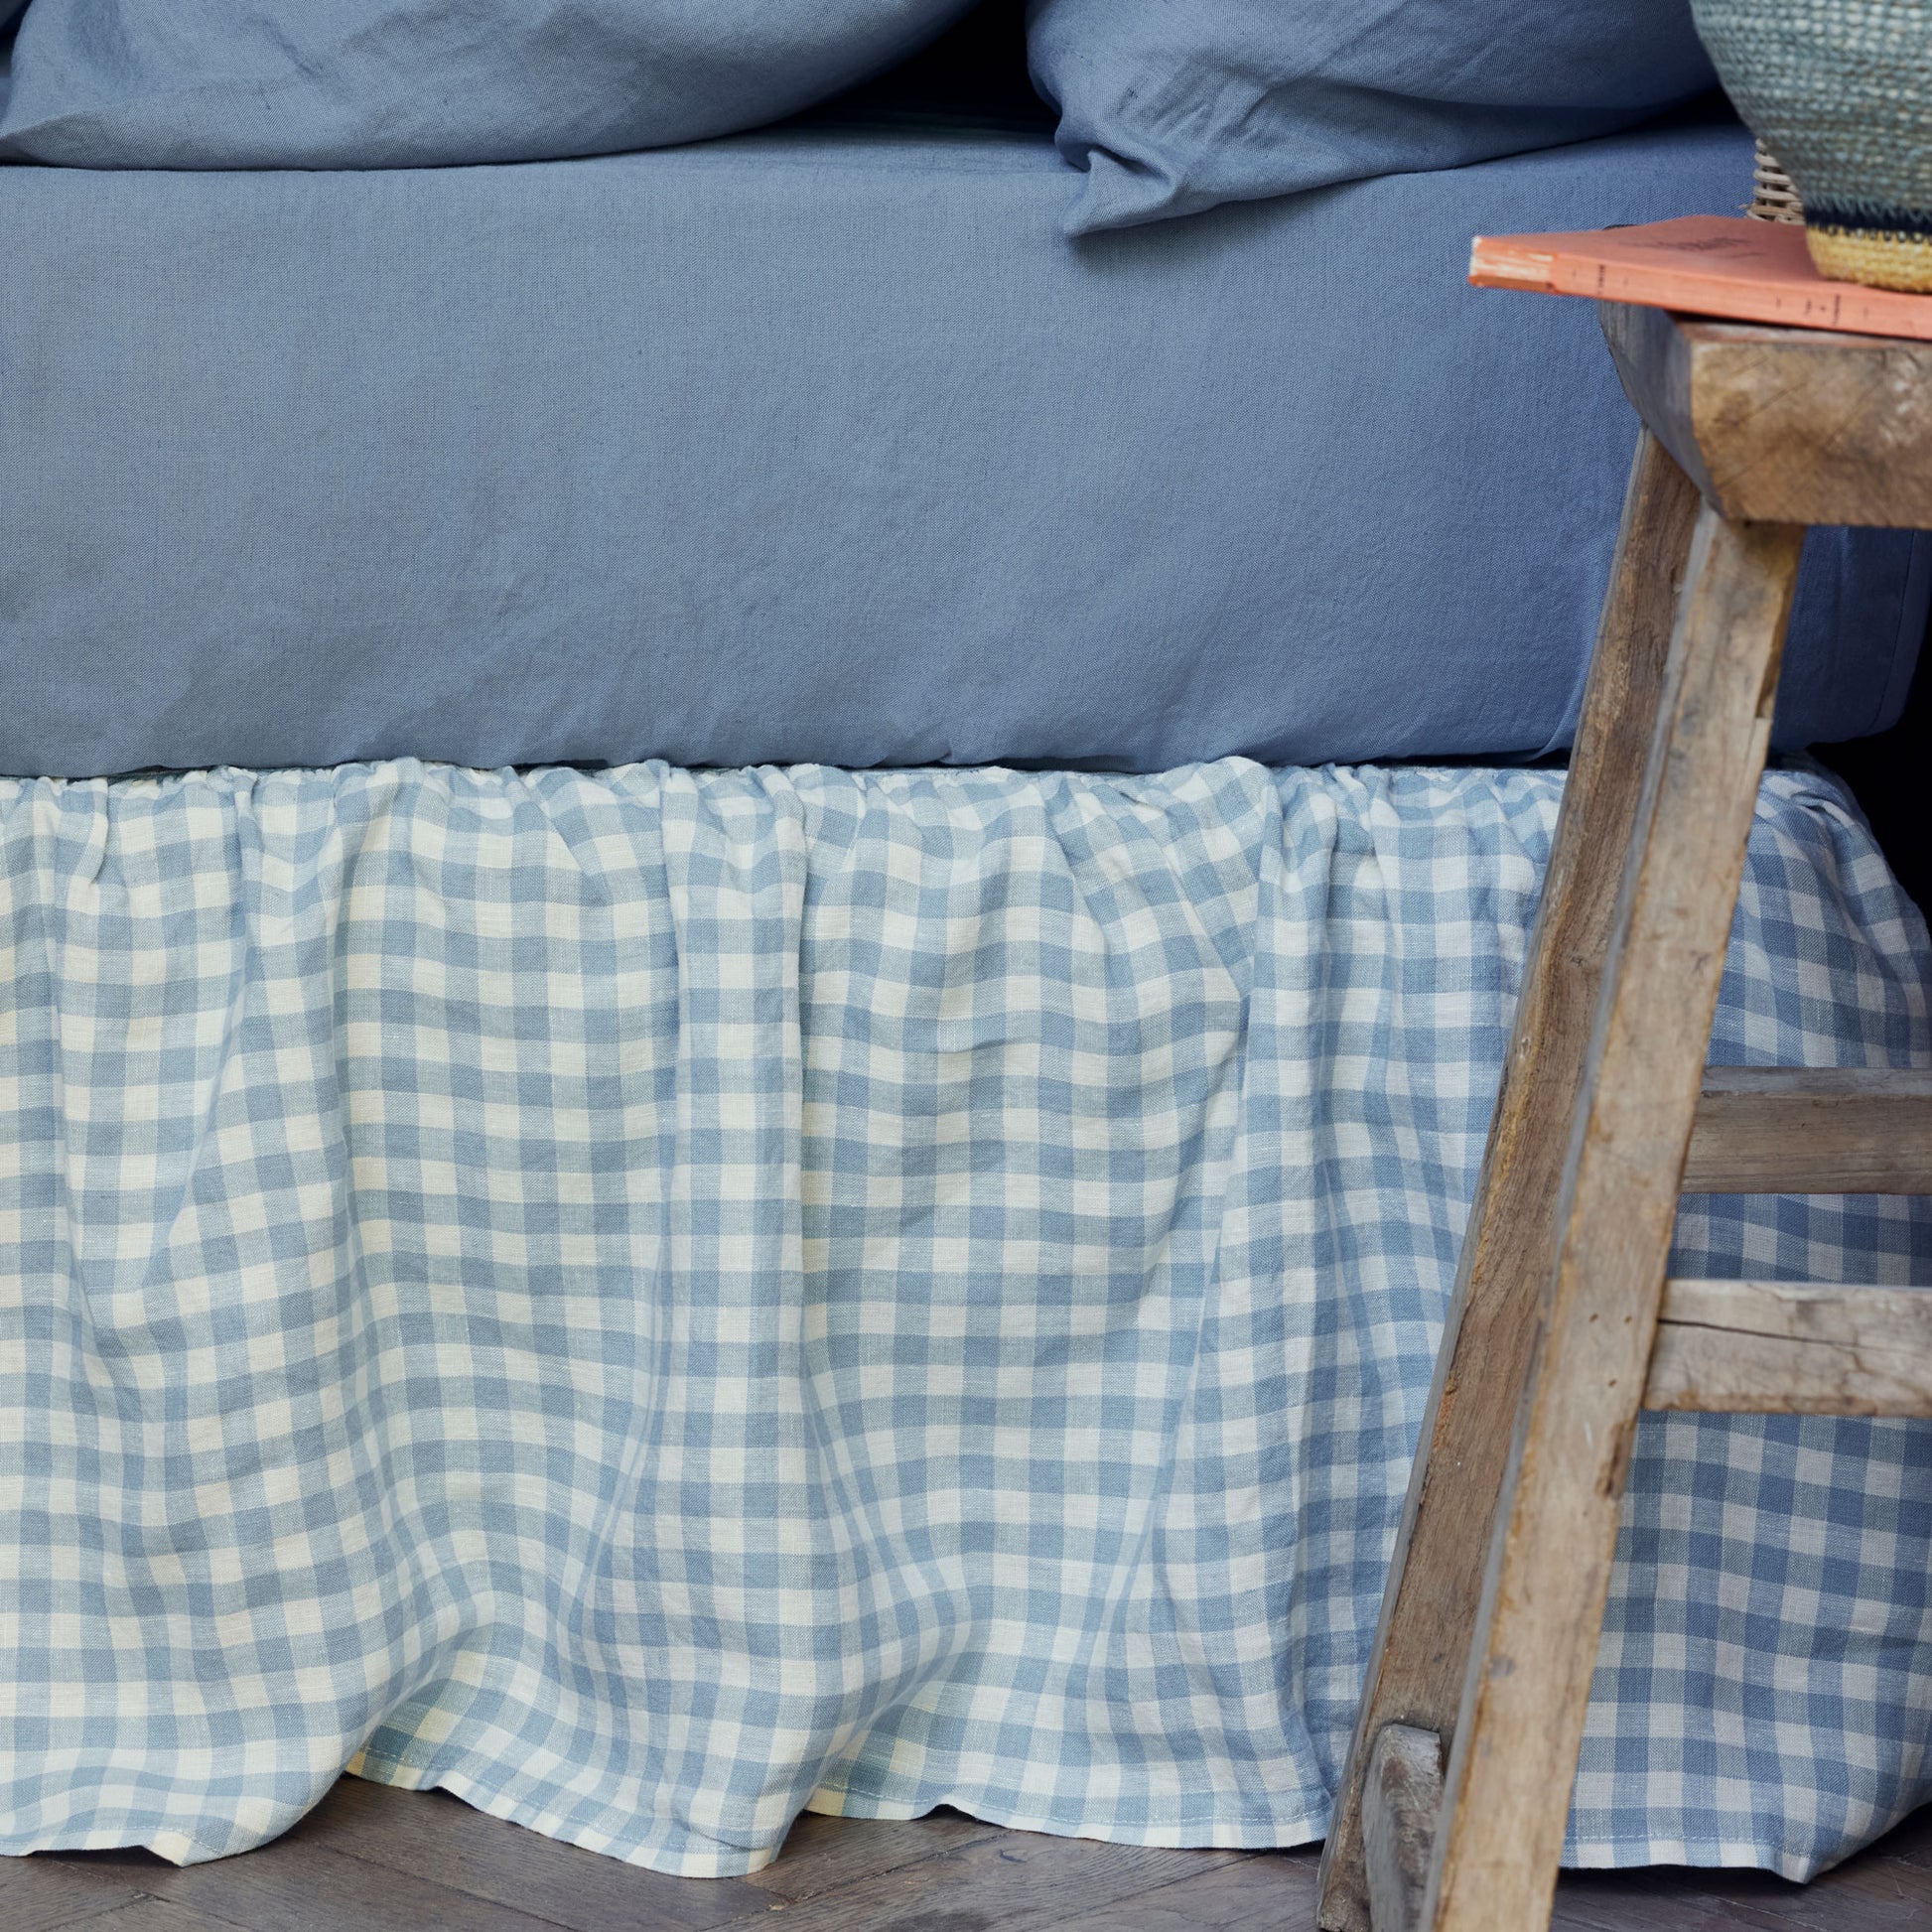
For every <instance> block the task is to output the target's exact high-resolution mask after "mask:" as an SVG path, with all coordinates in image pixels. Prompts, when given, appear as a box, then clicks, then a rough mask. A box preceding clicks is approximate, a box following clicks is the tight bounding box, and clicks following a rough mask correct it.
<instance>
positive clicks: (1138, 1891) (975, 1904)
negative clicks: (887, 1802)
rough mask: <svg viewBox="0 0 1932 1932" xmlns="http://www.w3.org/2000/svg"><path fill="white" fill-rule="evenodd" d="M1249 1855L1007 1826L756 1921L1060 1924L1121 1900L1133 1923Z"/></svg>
mask: <svg viewBox="0 0 1932 1932" xmlns="http://www.w3.org/2000/svg"><path fill="white" fill-rule="evenodd" d="M1249 1856H1250V1855H1249V1854H1247V1853H1245V1852H1175V1851H1166V1850H1162V1849H1159V1848H1157V1847H1152V1846H1141V1845H1103V1844H1099V1843H1096V1842H1095V1841H1093V1840H1091V1839H1066V1838H1047V1837H1043V1836H1040V1835H1037V1834H1035V1833H1031V1832H1002V1833H1000V1834H999V1835H998V1837H996V1838H992V1839H987V1840H984V1841H982V1842H981V1843H979V1844H976V1845H968V1846H965V1847H963V1848H961V1849H960V1850H958V1851H954V1852H947V1853H944V1854H942V1855H941V1856H940V1857H938V1858H934V1859H924V1860H921V1861H920V1862H919V1863H916V1864H910V1865H905V1866H902V1867H901V1868H900V1869H898V1870H897V1871H890V1872H885V1873H882V1874H881V1875H879V1876H878V1877H873V1878H864V1879H861V1880H860V1881H859V1882H858V1883H856V1884H851V1885H846V1886H844V1887H842V1888H841V1889H839V1890H838V1891H834V1892H827V1893H824V1894H821V1895H820V1896H819V1897H816V1898H812V1899H807V1900H806V1901H805V1902H804V1903H803V1904H799V1905H789V1906H786V1907H784V1916H783V1919H782V1920H781V1921H780V1920H776V1919H767V1918H765V1917H764V1915H760V1919H759V1921H755V1922H765V1923H774V1924H775V1923H782V1924H783V1926H784V1928H785V1932H909V1928H912V1927H917V1926H929V1927H930V1928H931V1929H932V1932H978V1928H981V1927H991V1926H998V1927H999V1928H1000V1932H1059V1928H1061V1927H1062V1926H1064V1925H1065V1924H1066V1922H1067V1921H1068V1920H1069V1919H1071V1918H1073V1917H1075V1916H1076V1915H1077V1914H1079V1913H1082V1912H1092V1911H1095V1910H1096V1909H1098V1908H1100V1907H1102V1906H1108V1905H1111V1906H1113V1907H1114V1908H1115V1911H1116V1917H1117V1921H1118V1922H1120V1923H1123V1924H1124V1923H1125V1922H1126V1914H1127V1913H1128V1912H1129V1911H1131V1910H1134V1909H1138V1906H1137V1903H1136V1901H1138V1900H1140V1899H1142V1898H1144V1897H1146V1896H1147V1895H1148V1894H1149V1893H1150V1892H1155V1891H1158V1890H1159V1889H1160V1888H1162V1887H1163V1886H1166V1885H1170V1884H1173V1883H1175V1882H1176V1881H1177V1880H1179V1879H1182V1878H1192V1877H1196V1876H1198V1875H1199V1874H1200V1873H1202V1872H1205V1871H1209V1870H1212V1869H1214V1868H1215V1867H1217V1866H1219V1865H1224V1864H1233V1863H1238V1862H1239V1861H1241V1860H1243V1859H1246V1858H1247V1857H1249Z"/></svg>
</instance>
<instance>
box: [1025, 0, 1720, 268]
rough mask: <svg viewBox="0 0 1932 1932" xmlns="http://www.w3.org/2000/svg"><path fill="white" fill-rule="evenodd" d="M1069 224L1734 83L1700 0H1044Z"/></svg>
mask: <svg viewBox="0 0 1932 1932" xmlns="http://www.w3.org/2000/svg"><path fill="white" fill-rule="evenodd" d="M1028 49H1029V56H1030V59H1031V61H1032V65H1033V72H1034V79H1035V83H1036V84H1037V85H1038V86H1039V88H1040V90H1041V91H1042V92H1043V93H1044V94H1046V95H1047V96H1048V98H1050V99H1051V100H1053V101H1054V102H1055V103H1057V105H1058V107H1059V111H1060V123H1059V133H1058V137H1057V138H1058V142H1059V147H1060V152H1061V153H1062V154H1063V155H1064V156H1065V157H1066V159H1067V160H1068V161H1069V162H1071V163H1072V164H1073V166H1074V167H1076V168H1079V169H1082V170H1084V171H1085V174H1086V181H1085V183H1084V185H1083V187H1082V189H1081V191H1080V194H1079V195H1078V197H1077V199H1076V200H1075V202H1074V205H1073V207H1072V209H1071V210H1070V211H1069V213H1068V216H1067V222H1066V226H1067V231H1068V232H1069V233H1071V234H1084V233H1089V232H1091V231H1093V230H1095V229H1099V228H1119V227H1128V226H1131V225H1132V224H1134V223H1136V222H1140V221H1154V220H1159V219H1160V218H1162V217H1163V216H1165V215H1172V214H1188V213H1191V212H1193V211H1194V210H1196V209H1198V208H1205V207H1214V206H1215V205H1216V204H1217V203H1220V202H1240V201H1255V200H1259V199H1260V198H1262V197H1264V196H1270V195H1288V194H1293V193H1295V192H1297V191H1299V190H1301V189H1306V188H1320V187H1325V186H1327V185H1329V184H1331V183H1334V182H1342V181H1356V180H1360V179H1361V178H1363V177H1364V176H1369V175H1390V174H1407V173H1411V172H1413V171H1417V170H1422V169H1431V168H1453V167H1459V166H1461V165H1462V164H1463V163H1465V162H1471V161H1484V160H1489V159H1492V158H1493V157H1495V156H1497V155H1504V154H1516V153H1521V152H1522V151H1524V150H1526V149H1529V148H1539V147H1553V146H1556V145H1557V144H1559V143H1561V142H1565V141H1580V140H1586V139H1587V138H1588V137H1590V136H1592V135H1597V134H1607V133H1611V132H1613V131H1614V130H1615V129H1617V128H1620V127H1626V126H1629V125H1630V124H1632V123H1633V122H1636V121H1639V120H1643V119H1646V118H1647V117H1649V116H1650V115H1652V114H1655V113H1658V112H1660V111H1661V110H1662V109H1664V108H1667V107H1670V106H1672V105H1675V104H1676V103H1677V102H1679V101H1682V100H1685V99H1688V98H1690V97H1691V96H1693V95H1695V94H1699V93H1702V92H1704V91H1705V90H1706V89H1708V88H1710V87H1713V86H1715V85H1716V84H1717V75H1716V73H1715V72H1714V71H1713V70H1712V68H1711V65H1710V62H1709V61H1708V60H1707V58H1706V56H1705V53H1704V49H1703V47H1702V46H1701V45H1700V44H1699V41H1698V38H1697V35H1696V33H1695V31H1694V30H1693V28H1692V25H1691V13H1690V5H1689V0H1033V4H1032V9H1031V14H1030V18H1029V24H1028Z"/></svg>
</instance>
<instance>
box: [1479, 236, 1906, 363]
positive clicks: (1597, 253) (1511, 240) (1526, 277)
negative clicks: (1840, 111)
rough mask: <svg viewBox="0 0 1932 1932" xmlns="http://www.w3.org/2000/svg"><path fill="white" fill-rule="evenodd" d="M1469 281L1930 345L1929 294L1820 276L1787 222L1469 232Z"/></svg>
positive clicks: (1801, 239)
mask: <svg viewBox="0 0 1932 1932" xmlns="http://www.w3.org/2000/svg"><path fill="white" fill-rule="evenodd" d="M1469 280H1470V281H1471V282H1473V283H1474V284H1475V285H1476V287H1477V288H1482V289H1535V290H1538V291H1540V292H1541V293H1543V294H1545V295H1591V296H1597V297H1600V298H1601V299H1603V300H1604V301H1608V302H1634V303H1636V304H1638V305H1639V306H1641V307H1643V308H1649V309H1678V310H1682V311H1683V312H1685V313H1686V314H1689V315H1698V316H1725V317H1728V318H1730V319H1731V320H1733V321H1737V322H1775V323H1782V324H1783V325H1785V327H1787V328H1791V329H1842V330H1845V331H1847V332H1848V333H1850V334H1852V335H1855V336H1905V337H1909V338H1912V339H1913V340H1915V341H1918V342H1932V295H1905V294H1901V293H1900V292H1898V291H1897V290H1895V289H1871V288H1866V287H1864V285H1863V283H1860V282H1828V281H1827V280H1826V279H1825V278H1824V276H1822V275H1820V274H1819V272H1818V271H1817V269H1815V268H1814V267H1812V265H1811V256H1810V254H1809V253H1808V252H1807V250H1806V248H1805V231H1804V229H1803V228H1801V227H1799V226H1797V225H1796V224H1795V223H1793V222H1783V221H1753V220H1750V219H1748V218H1747V217H1745V216H1742V215H1725V214H1691V215H1686V216H1684V217H1683V218H1682V219H1681V220H1677V221H1646V222H1643V223H1642V224H1640V225H1639V226H1636V227H1631V228H1597V229H1594V230H1589V231H1586V232H1583V233H1579V234H1506V235H1477V236H1476V239H1475V245H1474V247H1473V248H1472V249H1471V250H1470V252H1469Z"/></svg>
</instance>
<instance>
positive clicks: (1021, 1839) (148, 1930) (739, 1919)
mask: <svg viewBox="0 0 1932 1932" xmlns="http://www.w3.org/2000/svg"><path fill="white" fill-rule="evenodd" d="M1314 1866H1315V1855H1314V1853H1313V1852H1312V1851H1307V1852H1262V1853H1248V1852H1156V1851H1145V1850H1139V1849H1136V1848H1134V1847H1131V1846H1124V1845H1098V1844H1094V1843H1091V1842H1090V1841H1087V1840H1084V1839H1063V1838H1039V1837H1036V1836H1035V1835H1034V1834H1032V1833H1027V1832H1006V1831H1000V1830H998V1829H997V1828H996V1827H994V1826H990V1825H981V1824H977V1823H975V1821H974V1820H972V1819H970V1818H964V1817H961V1816H960V1815H959V1814H958V1813H957V1812H940V1813H938V1814H936V1815H935V1816H933V1817H930V1818H921V1819H918V1820H915V1821H914V1822H912V1823H910V1824H902V1825H901V1824H881V1823H872V1822H866V1821H860V1820H854V1821H842V1820H834V1819H828V1818H803V1819H800V1820H799V1822H798V1825H797V1827H796V1829H794V1831H793V1832H792V1834H791V1837H790V1838H789V1839H788V1840H787V1841H786V1843H785V1849H784V1852H783V1854H782V1856H781V1857H780V1858H779V1859H778V1862H777V1863H775V1864H773V1865H770V1866H768V1867H767V1868H766V1869H765V1870H763V1871H760V1872H759V1874H758V1876H757V1877H755V1878H713V1879H704V1878H664V1877H660V1876H658V1874H657V1873H655V1872H651V1871H641V1870H638V1869H637V1868H636V1867H635V1866H632V1865H625V1864H620V1863H618V1862H617V1861H616V1860H615V1859H606V1858H601V1857H599V1856H598V1855H597V1854H596V1853H594V1852H579V1851H575V1850H573V1849H571V1848H570V1847H568V1846H564V1845H557V1844H554V1843H552V1842H551V1841H550V1840H549V1839H546V1838H540V1837H538V1836H537V1834H536V1833H534V1832H526V1831H523V1830H521V1829H520V1828H519V1827H517V1826H515V1825H505V1824H503V1823H501V1822H500V1821H499V1820H497V1819H493V1818H486V1817H484V1816H483V1813H482V1812H478V1811H472V1810H471V1809H470V1808H469V1807H468V1806H467V1805H463V1804H460V1803H458V1802H457V1800H456V1799H454V1798H448V1797H444V1796H443V1795H442V1794H440V1793H436V1792H403V1791H392V1790H389V1789H386V1788H385V1787H383V1786H380V1785H373V1784H364V1783H362V1782H360V1781H359V1780H358V1779H355V1778H345V1779H343V1781H342V1782H341V1783H340V1784H339V1785H337V1787H336V1789H335V1790H334V1791H333V1792H332V1793H331V1794H330V1796H329V1797H328V1799H326V1800H325V1801H324V1803H323V1804H321V1805H320V1806H318V1807H317V1809H316V1810H315V1811H314V1812H312V1813H311V1814H310V1815H309V1816H308V1817H307V1818H306V1819H304V1820H303V1821H302V1823H301V1824H300V1825H298V1826H297V1827H296V1829H295V1830H294V1831H292V1832H290V1833H289V1834H288V1836H287V1837H286V1838H282V1839H279V1840H277V1842H276V1843H275V1844H273V1845H269V1846H265V1847H264V1848H263V1849H262V1850H261V1851H259V1852H250V1853H247V1854H245V1855H244V1856H243V1857H241V1858H238V1859H223V1860H221V1861H219V1862H217V1863H213V1864H198V1865H192V1866H190V1867H189V1868H188V1869H186V1870H177V1869H176V1868H175V1867H174V1866H173V1865H170V1864H164V1863H162V1862H161V1861H160V1860H159V1859H156V1858H153V1857H151V1856H150V1855H149V1854H147V1853H144V1852H92V1853H67V1854H60V1855H56V1854H51V1853H43V1854H41V1855H40V1856H39V1857H37V1858H32V1859H10V1860H0V1928H4V1932H55V1928H57V1927H67V1926H84V1927H86V1928H87V1932H233V1929H234V1928H235V1927H238V1926H239V1927H245V1928H248V1932H337V1929H338V1928H345V1929H346V1932H546V1928H549V1929H552V1932H554V1928H557V1927H567V1928H570V1932H700V1928H706V1927H718V1926H731V1927H735V1928H739V1929H740V1932H750V1928H751V1927H752V1926H754V1925H782V1926H783V1927H784V1928H785V1932H1199V1929H1200V1928H1204V1927H1213V1928H1216V1929H1217V1932H1231V1929H1233V1928H1239V1929H1240V1932H1312V1927H1313V1925H1314V1903H1313V1900H1314ZM779 1913H782V1914H783V1917H782V1918H781V1919H780V1918H779V1917H777V1914H779ZM1555 1923H1556V1925H1558V1926H1560V1927H1562V1928H1564V1932H1633V1928H1637V1927H1644V1928H1648V1929H1649V1932H1742V1928H1747V1927H1756V1928H1759V1932H1879V1928H1881V1927H1882V1928H1884V1932H1932V1807H1928V1808H1927V1809H1926V1810H1924V1811H1921V1812H1919V1813H1917V1814H1916V1815H1915V1816H1914V1817H1912V1818H1910V1819H1908V1820H1907V1821H1906V1822H1905V1823H1904V1824H1903V1825H1901V1826H1900V1827H1899V1828H1898V1830H1897V1831H1895V1832H1893V1833H1892V1835H1891V1836H1890V1837H1889V1838H1888V1839H1885V1840H1884V1841H1882V1842H1881V1843H1880V1844H1878V1845H1875V1846H1873V1847H1872V1848H1871V1849H1870V1850H1869V1851H1868V1852H1865V1853H1863V1855H1862V1856H1861V1857H1859V1858H1857V1859H1854V1860H1853V1861H1852V1862H1851V1863H1849V1864H1845V1865H1841V1866H1840V1867H1839V1869H1838V1870H1836V1871H1832V1872H1828V1873H1827V1874H1826V1875H1825V1876H1824V1877H1822V1878H1820V1879H1819V1880H1818V1881H1817V1882H1816V1883H1815V1884H1812V1885H1808V1886H1799V1885H1788V1884H1786V1883H1784V1882H1783V1880H1781V1879H1778V1878H1770V1877H1766V1876H1764V1875H1763V1874H1761V1873H1756V1872H1729V1873H1726V1872H1705V1871H1686V1870H1678V1869H1673V1870H1651V1871H1634V1872H1618V1873H1605V1874H1601V1875H1584V1876H1574V1877H1568V1876H1567V1877H1566V1878H1565V1879H1564V1881H1563V1888H1562V1891H1561V1894H1560V1896H1559V1899H1558V1904H1557V1916H1556V1920H1555Z"/></svg>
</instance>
